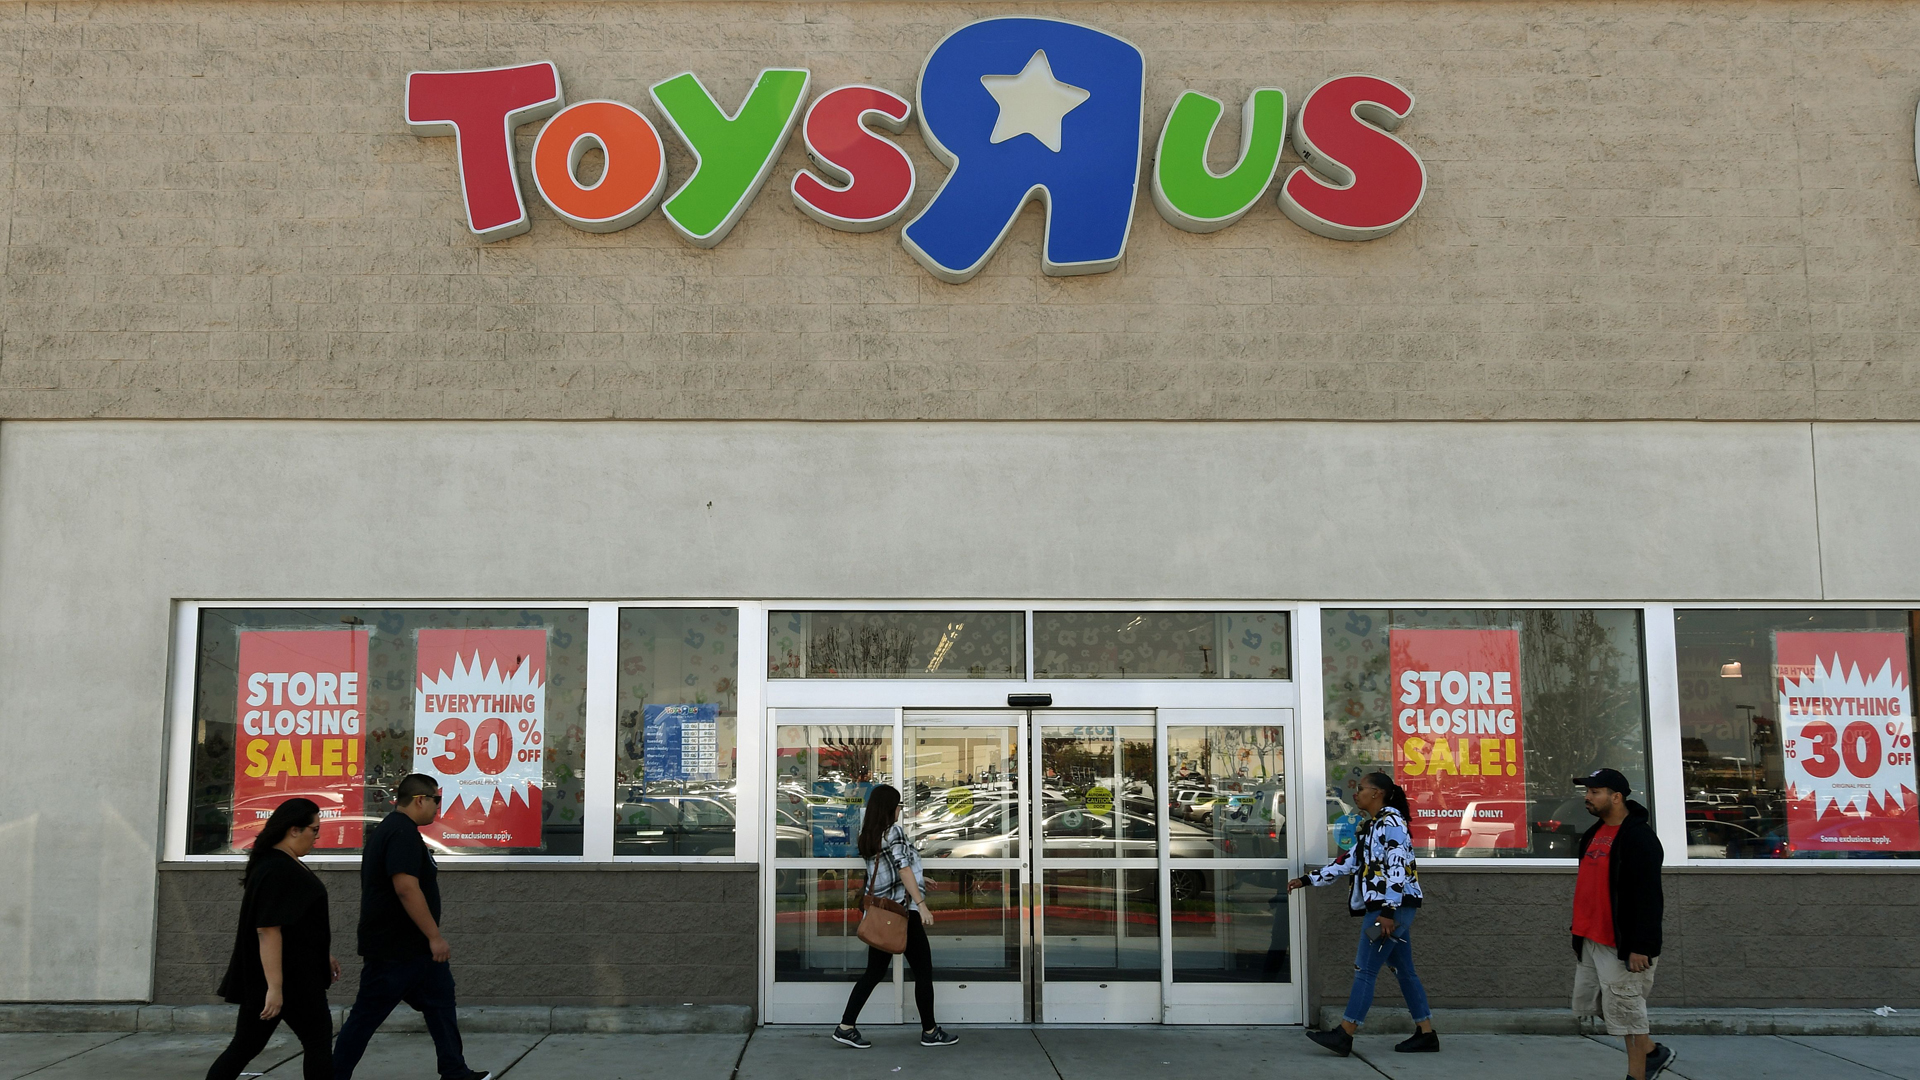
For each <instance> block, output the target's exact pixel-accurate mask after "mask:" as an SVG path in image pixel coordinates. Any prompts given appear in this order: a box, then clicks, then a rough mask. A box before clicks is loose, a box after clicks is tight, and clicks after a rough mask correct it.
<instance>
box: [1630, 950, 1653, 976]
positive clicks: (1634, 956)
mask: <svg viewBox="0 0 1920 1080" xmlns="http://www.w3.org/2000/svg"><path fill="white" fill-rule="evenodd" d="M1652 966H1653V961H1651V960H1649V959H1647V955H1646V954H1645V953H1628V954H1627V970H1628V971H1632V972H1641V971H1645V970H1647V969H1648V968H1650V967H1652Z"/></svg>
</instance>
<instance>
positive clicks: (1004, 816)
mask: <svg viewBox="0 0 1920 1080" xmlns="http://www.w3.org/2000/svg"><path fill="white" fill-rule="evenodd" d="M907 723H908V727H907V731H906V738H905V740H904V742H905V753H906V758H907V771H906V787H905V788H903V789H902V791H901V796H902V800H903V801H904V802H905V804H906V805H905V807H904V809H903V810H902V811H901V819H902V820H903V821H905V822H906V825H907V837H908V839H910V840H912V841H913V844H914V846H915V847H917V848H919V849H920V857H921V858H923V859H1017V858H1019V857H1020V797H1019V790H1018V789H1019V781H1020V729H1019V728H1018V727H1016V726H1008V727H1000V726H993V727H988V726H961V725H954V724H945V723H941V724H932V723H927V724H916V723H915V718H914V717H913V716H912V715H911V714H910V715H909V716H908V719H907Z"/></svg>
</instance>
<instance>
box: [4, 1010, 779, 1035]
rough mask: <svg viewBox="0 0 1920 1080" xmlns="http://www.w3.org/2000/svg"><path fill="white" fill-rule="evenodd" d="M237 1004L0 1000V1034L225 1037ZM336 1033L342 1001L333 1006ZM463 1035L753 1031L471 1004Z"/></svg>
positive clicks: (659, 1013) (682, 1013)
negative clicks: (149, 1033)
mask: <svg viewBox="0 0 1920 1080" xmlns="http://www.w3.org/2000/svg"><path fill="white" fill-rule="evenodd" d="M235 1008H236V1007H235V1006H233V1005H136V1004H130V1003H129V1004H116V1005H51V1004H49V1005H34V1004H27V1005H0V1032H21V1031H47V1032H68V1031H177V1032H188V1033H199V1034H218V1035H224V1034H228V1033H230V1032H232V1031H233V1020H234V1015H235ZM330 1009H331V1011H332V1013H333V1026H334V1030H335V1031H338V1030H339V1029H340V1025H341V1023H342V1022H343V1021H345V1020H346V1018H347V1007H346V1006H345V1005H333V1006H331V1007H330ZM459 1014H460V1030H461V1031H464V1032H474V1033H479V1032H488V1033H496V1034H497V1033H511V1034H528V1035H545V1034H552V1033H556V1032H591V1033H594V1034H601V1035H717V1034H745V1033H746V1032H749V1031H752V1030H753V1009H752V1008H751V1007H749V1006H746V1005H678V1006H672V1005H631V1006H573V1005H471V1006H467V1007H465V1008H462V1009H460V1010H459ZM380 1030H381V1031H397V1032H420V1031H425V1030H427V1026H426V1023H425V1022H424V1021H423V1020H422V1019H421V1016H420V1014H419V1013H417V1012H414V1011H412V1010H411V1009H396V1010H395V1011H394V1013H393V1015H392V1016H390V1017H388V1018H387V1022H386V1023H384V1024H381V1025H380Z"/></svg>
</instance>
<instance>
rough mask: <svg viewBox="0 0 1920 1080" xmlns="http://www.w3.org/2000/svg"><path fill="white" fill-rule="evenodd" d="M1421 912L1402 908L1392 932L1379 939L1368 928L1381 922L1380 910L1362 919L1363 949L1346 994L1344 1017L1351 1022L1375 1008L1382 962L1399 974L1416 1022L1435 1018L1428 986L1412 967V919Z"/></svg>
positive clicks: (1354, 963)
mask: <svg viewBox="0 0 1920 1080" xmlns="http://www.w3.org/2000/svg"><path fill="white" fill-rule="evenodd" d="M1418 914H1420V909H1419V908H1401V909H1400V910H1399V911H1398V912H1397V913H1396V915H1395V918H1394V920H1393V922H1394V926H1393V933H1392V934H1390V935H1387V936H1384V937H1382V938H1381V939H1380V940H1379V941H1373V940H1370V939H1368V937H1367V930H1368V928H1369V927H1372V926H1374V925H1375V924H1377V923H1378V922H1379V921H1380V913H1379V912H1377V911H1369V912H1367V917H1366V918H1365V919H1362V920H1361V921H1360V951H1359V952H1358V953H1357V954H1356V955H1355V956H1354V958H1353V992H1352V993H1350V994H1348V995H1347V1011H1346V1014H1345V1016H1344V1019H1345V1020H1346V1021H1347V1022H1348V1023H1351V1024H1358V1023H1361V1022H1362V1021H1364V1020H1366V1018H1367V1010H1368V1009H1371V1008H1373V983H1374V980H1375V979H1378V978H1379V977H1380V967H1381V965H1383V964H1384V965H1386V966H1387V967H1390V968H1392V969H1393V973H1394V974H1395V975H1396V976H1398V977H1399V979H1400V996H1401V997H1404V998H1406V999H1407V1010H1408V1011H1409V1012H1411V1013H1413V1022H1414V1023H1416V1024H1417V1023H1419V1022H1420V1021H1422V1020H1431V1019H1433V1010H1432V1009H1429V1008H1428V1007H1427V988H1426V987H1424V986H1421V985H1420V976H1419V975H1418V974H1416V973H1415V972H1414V970H1413V920H1414V917H1415V916H1416V915H1418Z"/></svg>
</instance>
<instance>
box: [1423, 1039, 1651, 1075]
mask: <svg viewBox="0 0 1920 1080" xmlns="http://www.w3.org/2000/svg"><path fill="white" fill-rule="evenodd" d="M1393 1052H1394V1053H1396V1054H1437V1053H1439V1052H1440V1033H1439V1032H1437V1031H1416V1032H1414V1033H1413V1038H1411V1039H1402V1040H1401V1041H1400V1042H1397V1043H1394V1044H1393ZM1647 1080H1653V1077H1652V1076H1648V1077H1647Z"/></svg>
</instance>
